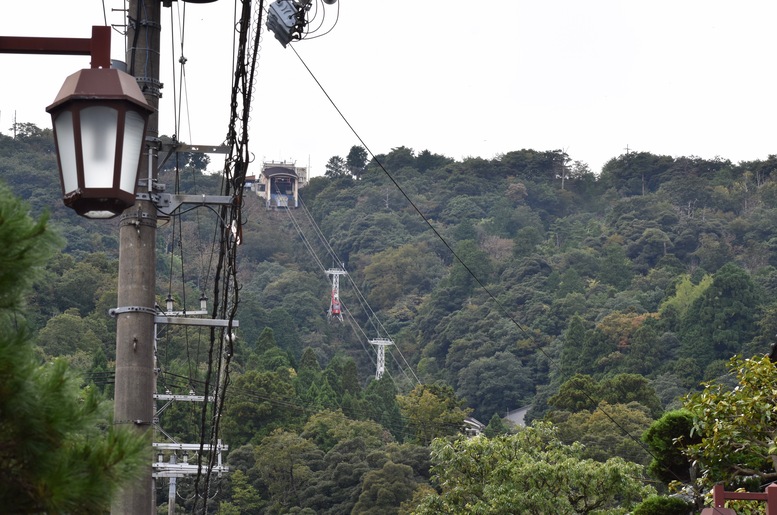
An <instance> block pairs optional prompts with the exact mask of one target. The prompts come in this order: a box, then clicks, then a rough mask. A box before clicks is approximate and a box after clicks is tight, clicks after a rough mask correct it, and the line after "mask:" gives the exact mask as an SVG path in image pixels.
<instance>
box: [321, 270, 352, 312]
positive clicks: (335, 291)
mask: <svg viewBox="0 0 777 515" xmlns="http://www.w3.org/2000/svg"><path fill="white" fill-rule="evenodd" d="M346 274H348V272H346V271H345V270H343V269H342V268H330V269H329V270H327V271H326V275H331V276H332V299H331V301H330V303H329V311H327V314H328V315H329V319H330V320H331V319H333V318H336V319H338V320H339V321H341V322H342V321H343V309H342V306H341V304H340V276H341V275H346Z"/></svg>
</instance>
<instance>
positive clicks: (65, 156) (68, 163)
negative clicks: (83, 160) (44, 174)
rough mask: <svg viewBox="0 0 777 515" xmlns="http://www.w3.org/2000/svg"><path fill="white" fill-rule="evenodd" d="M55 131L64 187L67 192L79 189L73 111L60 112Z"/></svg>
mask: <svg viewBox="0 0 777 515" xmlns="http://www.w3.org/2000/svg"><path fill="white" fill-rule="evenodd" d="M54 132H55V133H56V136H57V148H58V150H59V164H60V166H61V167H62V188H63V190H64V192H65V193H70V192H71V191H75V190H77V189H78V171H77V169H76V141H75V136H74V134H73V113H71V112H70V111H62V112H61V113H59V114H58V115H57V117H56V118H55V119H54Z"/></svg>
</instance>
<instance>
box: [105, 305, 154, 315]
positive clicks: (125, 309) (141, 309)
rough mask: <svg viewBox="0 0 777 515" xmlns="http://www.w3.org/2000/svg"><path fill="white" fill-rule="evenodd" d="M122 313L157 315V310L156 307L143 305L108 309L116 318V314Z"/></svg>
mask: <svg viewBox="0 0 777 515" xmlns="http://www.w3.org/2000/svg"><path fill="white" fill-rule="evenodd" d="M122 313H148V314H149V315H156V313H157V311H156V309H155V308H146V307H143V306H124V307H121V308H111V309H109V310H108V314H109V315H111V316H112V317H114V318H115V317H116V315H121V314H122Z"/></svg>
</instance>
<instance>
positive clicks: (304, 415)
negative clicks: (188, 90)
mask: <svg viewBox="0 0 777 515" xmlns="http://www.w3.org/2000/svg"><path fill="white" fill-rule="evenodd" d="M22 129H23V130H20V131H19V132H18V137H17V139H16V140H13V139H11V138H8V137H5V136H0V180H2V181H3V182H5V183H6V184H8V185H9V186H10V188H11V190H12V191H13V192H15V193H16V194H17V195H18V196H19V197H21V198H22V199H24V200H25V201H27V202H28V204H29V205H30V207H31V210H32V211H33V212H34V213H40V212H42V211H45V210H47V211H48V212H50V213H51V214H52V216H51V222H50V225H51V226H52V227H54V228H55V229H56V230H57V231H58V232H59V233H60V234H61V235H62V236H63V237H64V240H66V244H65V245H64V248H63V251H62V252H61V253H60V254H58V255H57V256H56V257H55V258H54V259H53V260H51V261H50V262H49V264H48V265H47V267H46V270H45V273H44V276H43V279H42V280H39V281H37V282H36V285H35V288H34V295H33V296H32V297H31V298H30V299H29V301H28V302H29V305H28V309H27V318H28V319H29V321H30V322H31V324H32V327H33V329H34V330H35V334H34V337H35V339H36V341H37V344H38V348H39V353H40V356H41V358H43V359H46V358H49V357H54V356H64V357H67V359H68V360H69V362H70V364H71V367H73V368H75V369H77V370H78V371H80V372H81V373H82V374H83V375H84V377H85V380H86V381H87V382H88V381H91V382H93V383H95V384H96V385H97V386H99V387H100V388H102V390H103V391H104V393H105V394H106V395H110V392H111V386H110V377H111V367H112V358H113V355H114V347H115V336H114V332H113V331H114V322H113V320H112V319H111V318H110V317H108V316H107V312H108V309H110V308H112V307H115V306H114V304H115V299H116V272H117V259H116V257H117V252H118V248H117V234H118V232H117V223H116V221H115V220H113V221H103V222H95V221H89V220H82V219H79V218H78V217H76V216H75V215H73V214H71V213H70V212H69V210H67V209H66V208H64V207H63V206H61V200H60V190H59V180H58V177H57V173H56V157H55V155H54V146H53V141H52V139H51V134H50V131H48V130H40V129H38V128H37V127H34V126H23V127H22ZM206 164H207V159H203V158H202V157H201V156H194V155H190V154H189V155H181V156H176V157H174V158H173V159H172V160H171V161H169V162H167V163H166V164H165V167H164V170H163V171H162V173H161V176H160V180H161V181H162V182H165V183H166V184H167V185H168V190H173V189H175V190H176V191H182V192H186V193H210V194H217V193H218V190H219V183H220V179H219V178H218V177H217V176H211V175H205V174H203V173H202V170H203V169H204V167H205V165H206ZM176 166H177V167H178V168H177V169H176ZM256 168H257V170H256V171H254V172H251V171H249V173H259V172H258V167H256ZM776 170H777V156H769V158H768V159H766V160H763V161H754V162H742V163H732V162H730V161H728V160H725V159H723V158H720V159H715V160H704V159H699V158H695V157H692V156H691V157H670V156H661V155H654V154H650V153H647V152H631V153H628V154H624V155H620V156H616V157H614V158H613V159H611V160H610V161H609V162H608V163H607V164H606V165H605V167H604V169H603V170H602V171H601V173H600V174H599V175H595V174H594V173H593V172H592V171H591V170H589V169H588V167H587V166H586V165H585V163H581V162H577V161H574V160H573V159H572V158H571V157H570V156H568V155H566V154H565V153H564V152H562V151H535V150H527V149H524V150H516V151H510V152H506V153H505V154H503V155H501V156H499V157H497V158H494V159H481V158H468V159H465V160H463V161H456V160H453V159H450V158H448V157H445V156H441V155H437V154H434V153H432V152H430V151H426V150H425V151H422V152H416V151H414V150H412V149H409V148H405V147H399V148H395V149H393V150H392V151H391V152H390V153H388V154H385V155H380V156H377V158H376V159H368V158H367V155H366V153H365V152H364V149H361V148H360V147H354V148H352V149H350V153H349V154H348V155H347V156H346V157H345V158H343V157H338V156H335V157H333V158H332V159H331V160H330V161H329V165H328V166H327V173H326V176H323V177H316V178H314V179H312V180H311V181H310V183H309V184H308V185H307V186H306V187H305V188H304V189H302V191H301V199H302V207H301V208H300V209H297V210H289V211H284V210H275V211H267V210H266V209H265V208H264V202H263V200H262V199H260V198H258V197H256V196H255V194H252V193H248V192H247V193H246V199H245V205H244V209H245V217H244V219H245V220H246V224H245V226H244V227H243V233H242V236H243V245H242V246H241V247H240V255H239V259H240V262H239V270H238V273H239V278H240V282H241V290H240V304H239V308H238V318H239V321H240V332H239V334H238V344H237V350H236V352H235V355H234V357H233V367H232V372H231V376H230V386H229V390H228V399H227V406H226V413H225V418H224V422H223V424H222V438H223V439H224V441H225V443H228V444H229V446H230V452H229V457H228V462H229V464H230V466H231V469H232V471H231V472H230V474H229V475H228V476H227V477H225V478H223V479H222V480H220V482H219V493H218V496H217V500H218V506H220V509H221V511H220V513H260V512H263V513H264V512H266V513H287V512H290V513H351V512H352V511H353V512H354V513H398V512H400V506H403V508H401V510H402V512H407V513H409V512H411V511H412V510H414V509H417V510H418V513H439V512H446V511H445V510H446V509H450V510H454V511H455V506H456V504H455V502H457V501H456V499H455V498H452V497H451V498H449V497H446V495H447V493H446V491H445V488H444V487H443V483H444V482H446V481H447V482H448V483H446V484H449V483H450V481H454V479H455V478H454V479H452V478H451V477H446V474H449V473H452V472H451V470H453V469H451V468H449V467H454V468H455V467H458V466H462V467H464V465H463V464H462V463H463V462H462V463H457V462H456V460H455V458H454V456H456V455H457V454H456V453H467V452H479V453H494V454H493V455H494V456H495V455H497V454H499V453H507V454H510V453H513V454H511V455H514V453H515V452H518V451H517V450H516V449H519V450H520V452H526V453H527V454H526V456H525V457H524V458H522V460H519V461H518V462H520V463H523V465H522V466H525V467H528V468H526V469H525V470H529V469H531V470H533V471H534V472H533V473H532V474H534V475H535V476H536V475H537V474H541V472H540V471H539V469H536V470H535V469H534V468H532V467H535V466H536V462H537V461H536V460H540V461H544V462H549V463H556V462H558V463H562V462H563V463H568V462H569V461H570V460H572V461H574V462H575V463H576V464H577V465H576V466H579V467H581V472H580V474H590V475H591V477H598V476H600V475H602V474H606V473H605V472H604V471H603V470H604V469H605V468H607V467H609V468H607V470H609V471H610V472H611V473H614V472H612V471H617V473H618V474H622V475H624V476H628V477H636V476H639V475H640V474H642V475H644V478H645V482H644V483H640V484H633V485H631V484H630V483H629V484H628V485H627V484H626V483H623V482H621V483H619V485H620V486H618V488H623V489H625V490H617V489H616V488H615V486H613V485H609V486H608V485H602V486H601V488H600V490H601V491H606V492H611V493H612V495H611V497H606V496H603V497H604V498H603V499H598V500H597V501H596V502H601V504H599V505H598V506H599V508H598V509H602V510H606V509H613V510H616V511H612V513H618V511H617V507H618V506H622V505H624V503H625V501H624V499H625V498H629V499H631V501H629V502H637V501H639V500H640V499H641V498H644V497H646V496H647V495H648V494H649V490H650V489H649V488H647V487H646V486H645V485H648V484H649V483H650V481H649V476H648V472H647V470H648V467H649V468H650V475H652V477H653V478H656V479H659V480H660V481H663V482H665V483H669V482H670V481H672V480H681V481H682V480H684V478H683V474H684V473H685V472H678V471H677V470H674V469H672V472H671V473H669V472H667V471H668V470H670V468H671V467H670V465H668V464H667V462H664V461H662V458H661V456H657V455H656V453H655V452H653V453H652V454H651V452H650V451H649V448H648V447H646V446H645V444H643V443H642V442H641V440H640V438H641V436H642V434H643V433H644V432H645V431H646V430H648V428H650V427H651V426H653V427H655V425H656V421H658V420H665V419H662V415H663V416H664V417H666V415H665V414H666V413H668V412H671V413H677V412H674V411H672V410H676V409H678V408H681V407H683V406H686V407H688V404H687V403H688V401H687V400H686V399H685V396H686V395H687V394H688V393H689V392H693V391H699V390H701V388H702V382H704V381H711V380H719V379H720V378H723V377H727V376H726V372H727V368H726V366H727V363H728V362H729V359H730V358H731V357H732V356H734V355H737V354H741V355H743V356H744V357H752V356H762V355H764V354H768V353H769V352H770V349H771V344H772V343H773V341H774V335H775V334H776V333H777V301H775V298H777V296H776V295H775V294H777V268H776V267H777V171H776ZM216 221H217V220H216V218H215V217H214V216H213V215H212V213H210V212H208V211H207V210H192V211H189V212H186V213H183V214H181V216H180V217H174V218H173V219H171V220H170V222H169V223H168V224H167V225H166V226H164V227H161V228H160V230H159V233H158V234H159V236H158V256H159V257H158V264H157V277H158V279H157V289H158V292H157V294H158V295H157V298H158V303H159V304H160V305H164V302H165V299H166V298H167V297H168V295H171V296H172V297H174V298H175V300H176V303H177V305H178V306H182V305H188V306H190V307H189V309H192V308H193V307H195V306H196V305H197V300H198V298H199V297H200V296H201V294H202V293H205V294H206V295H207V294H208V293H209V292H208V291H207V289H208V287H209V286H208V284H209V281H212V275H211V274H212V263H211V262H210V259H211V257H210V256H211V252H212V251H211V248H212V241H213V237H214V228H215V226H216ZM322 238H323V239H322ZM324 240H325V241H324ZM328 247H331V248H328ZM332 266H338V267H339V266H342V267H343V268H345V269H346V270H347V271H348V276H347V278H343V279H342V280H341V282H340V292H341V298H342V300H343V304H344V306H345V307H346V308H347V314H348V316H347V317H346V320H345V321H343V322H340V321H337V320H335V321H331V320H328V318H327V316H326V310H327V308H328V307H329V296H330V293H331V292H330V288H331V283H330V278H329V277H328V276H327V275H326V273H325V272H324V269H325V268H330V267H332ZM377 337H381V338H390V339H391V340H392V341H393V342H394V344H395V345H394V347H393V348H391V347H390V348H389V349H388V350H387V359H386V374H385V375H384V377H383V378H382V379H381V380H379V381H377V380H375V379H374V375H375V350H374V349H373V348H372V347H371V345H370V344H369V342H368V340H369V339H371V338H377ZM206 341H207V338H205V337H204V336H203V335H200V334H196V333H195V332H192V331H191V330H189V331H183V330H181V331H173V330H169V331H167V332H165V334H164V335H162V337H161V338H160V341H159V350H158V354H159V362H160V368H161V374H160V379H159V387H160V391H161V390H163V389H170V390H172V391H188V390H189V389H193V390H197V389H198V388H202V378H203V377H204V368H205V367H206V363H207V349H206V348H205V346H206V343H205V342H206ZM724 382H727V383H728V384H733V383H735V379H732V378H728V379H725V380H724ZM521 407H530V409H529V413H528V415H527V421H532V420H535V421H540V420H542V422H541V423H538V424H536V425H535V426H533V429H531V431H534V432H535V433H530V430H528V429H527V430H524V431H523V432H521V433H519V434H520V435H522V436H521V438H523V439H524V440H523V441H520V442H519V441H518V440H510V439H509V438H510V437H509V436H501V437H500V436H498V435H500V434H504V433H510V432H511V429H510V428H508V427H507V426H506V425H505V424H504V423H503V421H502V420H501V417H503V416H504V415H505V414H506V413H507V412H508V411H510V410H513V409H517V408H521ZM193 410H194V408H193V407H191V406H184V407H180V406H173V407H172V408H170V409H168V410H167V411H166V412H165V415H164V416H163V417H162V419H161V421H160V423H161V424H162V425H164V427H165V430H166V431H168V432H170V433H171V434H175V435H176V436H177V437H179V438H181V439H182V440H189V441H197V440H198V438H199V435H198V430H199V425H198V415H197V413H196V412H195V411H193ZM468 414H471V415H472V416H474V417H475V418H477V419H479V420H481V421H482V422H484V423H488V429H487V432H486V433H487V434H488V435H489V436H490V437H492V440H493V442H492V444H493V445H494V447H493V448H488V449H486V448H482V449H481V448H477V449H475V448H474V447H468V448H466V446H465V447H463V448H457V447H456V444H452V446H451V447H449V448H446V447H445V446H444V445H445V444H444V440H436V441H435V442H436V443H434V444H433V443H432V442H433V440H434V438H436V437H439V436H445V435H454V434H457V433H459V432H460V430H461V421H462V420H463V418H464V417H465V416H467V415H468ZM672 436H682V434H674V435H672ZM686 436H688V435H686ZM500 438H502V439H503V440H500ZM499 442H502V443H499ZM430 445H432V448H433V449H435V452H434V453H432V454H430V447H429V446H430ZM462 445H463V444H462ZM478 445H481V444H478ZM483 445H485V444H483ZM511 445H512V446H515V447H510V446H511ZM434 446H437V447H434ZM504 446H507V447H504ZM532 447H535V448H538V449H539V448H541V449H542V453H547V454H543V456H539V455H538V454H533V453H532V452H529V451H527V449H530V448H532ZM507 448H510V449H512V450H509V451H508V450H506V449H507ZM538 452H539V451H538ZM489 455H491V454H489ZM518 462H516V463H518ZM651 462H653V463H651ZM513 466H517V465H513ZM564 466H567V465H564ZM599 467H603V468H599ZM634 467H636V468H634ZM683 467H684V469H685V470H686V472H687V464H686V463H685V462H683V461H682V460H681V464H680V466H679V468H678V470H680V469H683ZM762 467H763V464H762ZM583 468H584V469H585V470H584V471H583ZM756 468H757V467H756ZM767 468H768V467H767ZM481 472H482V471H481ZM472 473H473V474H474V473H475V472H472ZM482 473H483V474H485V472H482ZM720 473H721V474H723V475H724V476H725V473H723V472H720ZM464 476H466V474H464V473H463V476H462V477H464ZM518 476H520V474H518V472H515V475H514V476H512V477H518ZM485 477H486V476H485V475H484V476H483V478H481V479H482V481H487V479H485ZM710 477H712V476H710ZM725 477H728V476H725ZM473 481H474V480H473ZM516 481H518V480H517V479H516ZM570 481H571V480H570ZM184 483H185V481H184ZM560 484H561V483H560ZM563 484H566V483H563ZM624 485H625V486H624ZM180 488H181V489H182V491H183V492H184V494H183V495H184V497H185V495H186V494H187V491H186V488H187V486H186V484H183V485H181V487H180ZM521 488H526V487H525V485H524V486H523V487H521ZM662 488H663V487H660V486H659V490H662ZM434 489H436V493H435V490H434ZM616 490H617V491H616ZM599 493H600V494H601V492H599ZM166 495H167V490H166V488H161V487H160V488H159V490H158V498H159V501H160V503H163V502H165V500H166ZM472 495H473V496H475V497H477V495H481V496H482V495H485V494H483V492H482V491H480V492H479V493H478V494H472ZM489 495H492V496H493V499H501V498H500V497H499V496H500V495H503V496H504V495H507V494H506V493H505V492H501V493H499V492H493V493H492V494H489ZM547 495H549V496H550V497H549V498H553V499H554V500H553V502H561V501H559V500H558V499H559V496H561V497H563V496H564V492H561V493H559V492H556V493H548V494H547ZM586 495H589V496H590V495H593V494H591V493H590V492H589V493H588V494H586ZM572 497H573V496H570V499H572ZM181 502H183V501H181ZM505 502H508V501H507V500H505ZM510 502H519V500H515V499H510ZM520 502H524V501H520ZM527 502H528V501H527ZM548 502H551V501H550V500H549V501H548ZM564 502H566V501H564ZM569 502H570V503H572V501H571V500H570V501H569ZM591 502H592V503H593V502H594V500H591ZM403 503H404V504H403ZM445 503H448V504H445ZM451 503H453V504H451ZM494 503H496V504H492V505H491V509H492V510H497V508H496V507H495V506H498V503H497V501H494ZM184 504H185V503H184ZM473 505H474V504H473ZM547 506H550V505H547ZM553 506H554V507H553V508H552V509H553V510H561V511H555V512H558V513H562V512H565V510H571V511H568V512H569V513H587V512H588V511H585V510H586V509H587V508H585V509H584V508H582V507H580V506H582V505H580V506H577V507H574V506H573V507H572V508H566V506H567V505H566V504H565V505H563V506H560V505H553ZM570 506H572V505H571V504H570ZM446 507H447V508H446ZM538 509H540V511H539V512H540V513H541V512H542V509H541V508H538ZM547 509H550V508H547ZM439 510H442V511H439ZM451 512H453V511H451ZM486 512H488V511H486ZM492 512H493V513H498V511H492Z"/></svg>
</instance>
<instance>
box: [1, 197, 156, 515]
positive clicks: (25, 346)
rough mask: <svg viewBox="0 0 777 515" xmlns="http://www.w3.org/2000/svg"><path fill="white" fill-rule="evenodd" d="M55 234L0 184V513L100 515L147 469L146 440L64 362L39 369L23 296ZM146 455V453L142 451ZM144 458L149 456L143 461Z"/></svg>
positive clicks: (42, 219) (53, 242) (53, 362)
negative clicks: (114, 418) (117, 419)
mask: <svg viewBox="0 0 777 515" xmlns="http://www.w3.org/2000/svg"><path fill="white" fill-rule="evenodd" d="M56 243H57V238H56V236H54V235H53V234H51V233H50V232H49V231H48V230H47V228H46V219H45V217H43V218H41V219H40V220H37V221H35V220H33V219H32V218H30V217H29V215H28V214H27V209H26V207H25V205H24V203H22V202H20V201H19V200H18V199H15V198H13V196H12V195H11V194H10V193H9V192H8V190H7V189H6V188H5V187H3V186H2V185H0V510H1V511H3V512H4V513H84V514H91V513H104V512H105V511H107V510H108V508H109V507H110V503H111V498H112V496H113V494H114V493H115V492H116V491H117V490H118V488H120V486H121V485H122V484H123V482H124V481H126V480H129V479H133V478H134V477H136V474H137V472H139V471H140V465H141V464H142V463H143V462H146V463H148V462H149V460H150V458H151V456H150V446H149V445H148V442H147V441H146V438H145V437H144V436H140V435H138V434H136V433H135V432H134V431H132V430H131V429H130V428H126V427H117V426H114V425H113V424H112V423H111V412H112V408H111V405H110V404H109V403H107V402H106V401H105V400H103V399H102V398H101V397H100V396H99V393H98V392H97V391H96V390H95V389H94V388H91V387H90V388H85V389H82V388H81V380H80V378H78V377H77V376H76V375H75V374H73V373H72V372H71V371H70V370H69V368H68V365H67V362H66V361H65V360H54V361H52V362H49V363H45V364H43V363H40V361H39V360H38V358H37V355H36V353H35V350H34V348H33V345H32V343H31V338H30V333H29V331H28V330H27V329H26V327H25V324H24V321H23V318H22V316H21V315H22V313H23V311H22V307H23V298H24V295H25V294H26V293H27V291H28V289H29V287H30V285H31V283H32V281H33V279H34V277H35V272H36V270H37V267H40V266H41V265H43V263H45V261H46V259H47V258H48V257H49V256H50V255H51V252H52V250H53V249H54V248H55V246H56ZM146 449H149V452H146ZM147 454H148V455H147Z"/></svg>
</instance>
